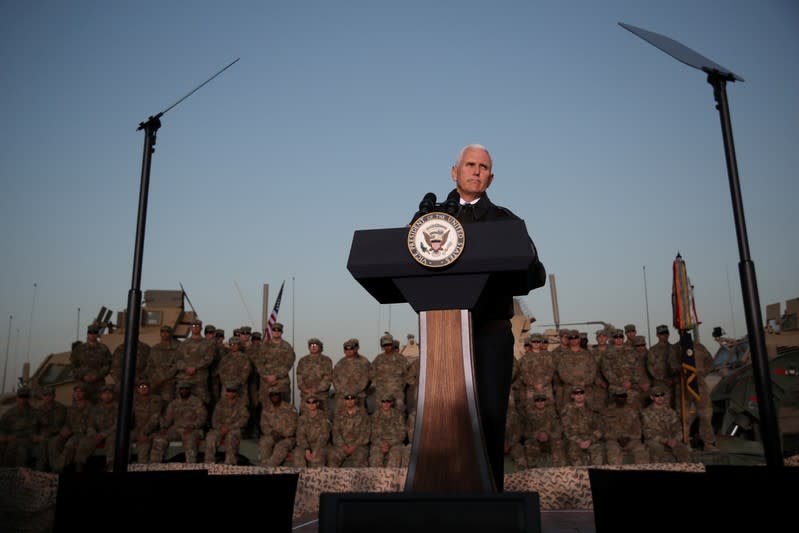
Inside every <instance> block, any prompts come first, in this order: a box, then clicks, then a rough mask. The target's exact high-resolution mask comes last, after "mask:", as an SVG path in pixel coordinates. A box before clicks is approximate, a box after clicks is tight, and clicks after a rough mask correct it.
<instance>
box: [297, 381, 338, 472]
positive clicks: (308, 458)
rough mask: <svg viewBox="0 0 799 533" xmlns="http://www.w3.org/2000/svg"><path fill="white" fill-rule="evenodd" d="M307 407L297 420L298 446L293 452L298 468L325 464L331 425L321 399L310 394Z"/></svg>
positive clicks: (306, 400) (306, 402)
mask: <svg viewBox="0 0 799 533" xmlns="http://www.w3.org/2000/svg"><path fill="white" fill-rule="evenodd" d="M305 405H306V406H307V409H306V410H305V411H304V412H303V413H302V414H300V417H299V419H298V420H297V447H296V448H295V449H294V453H293V454H292V455H293V457H294V466H296V467H298V468H304V467H313V468H319V467H322V466H325V463H326V461H327V452H328V444H329V443H330V432H331V425H330V420H329V419H328V418H327V415H326V414H325V413H324V411H321V410H320V409H319V399H318V398H316V397H315V396H308V397H307V398H306V399H305Z"/></svg>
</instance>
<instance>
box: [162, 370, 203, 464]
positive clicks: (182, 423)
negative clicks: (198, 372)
mask: <svg viewBox="0 0 799 533" xmlns="http://www.w3.org/2000/svg"><path fill="white" fill-rule="evenodd" d="M191 390H192V383H191V382H190V381H181V382H180V383H179V384H178V397H177V398H175V399H174V400H172V401H171V402H169V405H168V406H167V408H166V411H165V412H164V416H163V417H162V418H161V424H160V425H161V429H160V431H159V432H158V436H157V437H155V439H153V451H152V454H151V459H152V462H154V463H155V462H158V463H160V462H162V461H163V460H164V453H165V452H166V449H167V447H168V446H169V441H171V440H180V442H181V444H182V445H183V451H184V452H185V454H186V462H187V463H196V462H197V449H198V447H199V444H200V441H201V440H202V438H203V428H204V427H205V422H206V420H207V419H208V411H207V410H206V409H205V404H203V402H202V400H200V399H199V398H198V397H197V396H194V395H193V394H192V392H191Z"/></svg>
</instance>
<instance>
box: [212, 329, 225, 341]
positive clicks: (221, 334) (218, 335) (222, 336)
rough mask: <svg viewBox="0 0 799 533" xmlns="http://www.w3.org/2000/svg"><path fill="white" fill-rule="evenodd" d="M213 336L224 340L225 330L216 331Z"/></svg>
mask: <svg viewBox="0 0 799 533" xmlns="http://www.w3.org/2000/svg"><path fill="white" fill-rule="evenodd" d="M214 335H216V336H217V337H221V338H223V339H224V338H225V330H224V329H218V330H216V331H215V332H214Z"/></svg>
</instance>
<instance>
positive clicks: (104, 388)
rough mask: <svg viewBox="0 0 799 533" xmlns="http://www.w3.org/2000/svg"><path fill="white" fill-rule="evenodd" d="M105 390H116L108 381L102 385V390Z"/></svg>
mask: <svg viewBox="0 0 799 533" xmlns="http://www.w3.org/2000/svg"><path fill="white" fill-rule="evenodd" d="M105 391H109V392H114V386H113V385H110V384H108V383H106V384H105V385H103V386H102V387H100V392H105Z"/></svg>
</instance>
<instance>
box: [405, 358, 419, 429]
mask: <svg viewBox="0 0 799 533" xmlns="http://www.w3.org/2000/svg"><path fill="white" fill-rule="evenodd" d="M421 370H422V358H421V357H414V358H413V360H412V361H411V362H410V364H409V365H408V369H407V370H406V371H405V383H407V384H408V394H407V397H408V413H412V412H414V411H416V405H417V403H418V402H419V377H420V374H421ZM408 416H410V415H408Z"/></svg>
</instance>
